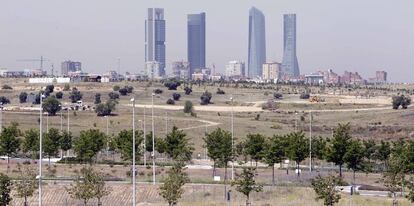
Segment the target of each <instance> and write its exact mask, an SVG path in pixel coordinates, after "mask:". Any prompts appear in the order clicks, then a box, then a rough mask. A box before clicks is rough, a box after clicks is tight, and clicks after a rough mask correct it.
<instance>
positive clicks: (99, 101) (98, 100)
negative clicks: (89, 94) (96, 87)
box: [94, 93, 101, 104]
mask: <svg viewBox="0 0 414 206" xmlns="http://www.w3.org/2000/svg"><path fill="white" fill-rule="evenodd" d="M94 103H95V104H99V103H101V94H100V93H96V94H95V102H94Z"/></svg>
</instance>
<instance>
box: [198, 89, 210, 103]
mask: <svg viewBox="0 0 414 206" xmlns="http://www.w3.org/2000/svg"><path fill="white" fill-rule="evenodd" d="M211 97H212V95H211V93H210V92H208V91H205V92H204V93H203V94H202V95H201V97H200V100H201V101H200V104H201V105H207V104H210V103H211Z"/></svg>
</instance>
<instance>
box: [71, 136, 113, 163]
mask: <svg viewBox="0 0 414 206" xmlns="http://www.w3.org/2000/svg"><path fill="white" fill-rule="evenodd" d="M105 141H106V135H105V134H104V133H102V132H101V131H99V130H97V129H89V130H86V131H81V132H80V136H79V137H78V138H76V139H75V141H74V142H73V150H74V151H75V154H76V155H77V158H78V159H79V160H81V161H83V162H89V163H91V162H92V159H93V158H94V157H95V156H96V154H97V153H98V152H99V151H100V150H102V149H103V148H104V146H105Z"/></svg>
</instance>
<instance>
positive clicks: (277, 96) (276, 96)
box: [273, 92, 283, 99]
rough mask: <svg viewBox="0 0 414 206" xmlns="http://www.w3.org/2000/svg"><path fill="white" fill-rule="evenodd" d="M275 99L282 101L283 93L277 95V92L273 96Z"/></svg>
mask: <svg viewBox="0 0 414 206" xmlns="http://www.w3.org/2000/svg"><path fill="white" fill-rule="evenodd" d="M273 97H274V98H275V99H281V98H282V97H283V95H282V94H281V93H277V92H275V93H274V94H273Z"/></svg>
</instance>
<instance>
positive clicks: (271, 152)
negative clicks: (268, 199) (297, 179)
mask: <svg viewBox="0 0 414 206" xmlns="http://www.w3.org/2000/svg"><path fill="white" fill-rule="evenodd" d="M264 154H265V155H264V157H263V160H264V162H265V163H266V164H268V165H269V166H270V167H272V185H273V186H274V185H275V164H277V163H281V162H282V161H283V159H284V158H285V157H286V141H285V139H284V137H283V136H280V135H274V136H273V137H271V138H269V139H268V140H267V141H266V149H265V153H264Z"/></svg>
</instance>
